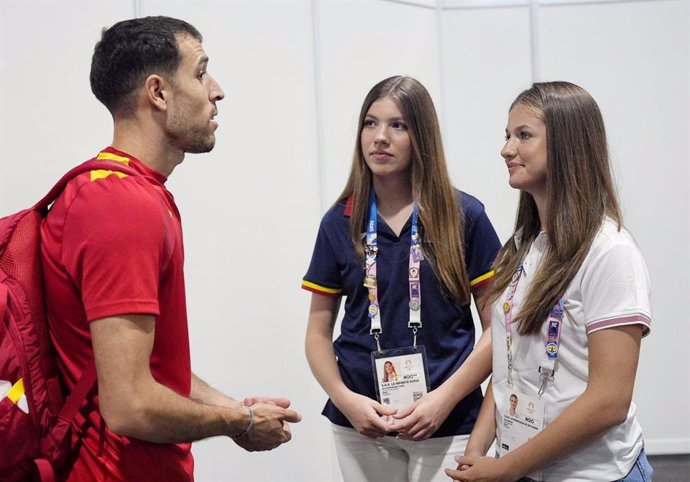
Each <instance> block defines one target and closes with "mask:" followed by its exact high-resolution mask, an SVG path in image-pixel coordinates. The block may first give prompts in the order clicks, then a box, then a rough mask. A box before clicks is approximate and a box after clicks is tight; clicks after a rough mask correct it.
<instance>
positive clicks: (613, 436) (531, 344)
mask: <svg viewBox="0 0 690 482" xmlns="http://www.w3.org/2000/svg"><path fill="white" fill-rule="evenodd" d="M547 246H548V237H547V236H546V233H541V234H540V235H539V236H538V237H537V239H535V241H534V242H533V243H532V246H531V247H530V250H529V252H528V253H527V256H526V258H525V260H524V262H523V272H522V276H521V277H520V281H519V283H518V286H517V289H516V292H515V295H514V297H513V313H514V314H516V313H519V311H520V309H521V307H522V304H523V300H524V296H525V294H526V293H527V290H528V288H529V286H530V284H531V282H532V280H533V279H534V275H535V273H536V270H537V268H538V266H539V263H540V262H541V260H542V257H543V256H544V254H545V252H546V249H547ZM649 298H650V285H649V275H648V273H647V267H646V265H645V262H644V260H643V258H642V254H641V252H640V250H639V248H638V247H637V245H636V244H635V241H634V240H633V239H632V237H631V236H630V234H629V233H628V232H627V231H626V230H625V229H621V230H620V231H618V227H617V225H616V223H615V222H614V221H612V220H611V219H608V218H607V219H606V220H605V221H604V222H603V223H602V227H601V229H600V231H599V233H598V234H597V235H596V237H595V239H594V241H593V243H592V246H591V248H590V250H589V253H588V254H587V257H586V258H585V260H584V262H583V263H582V266H581V267H580V269H579V270H578V272H577V274H576V275H575V277H574V278H573V281H572V282H571V283H570V285H569V286H568V288H567V290H566V292H565V305H564V307H565V309H564V311H565V315H564V317H563V323H562V324H561V336H560V350H559V352H558V361H557V363H556V372H555V375H554V379H553V380H552V381H549V383H548V385H547V388H546V390H545V392H544V393H543V395H542V397H541V400H543V401H544V402H545V404H546V414H545V419H544V426H545V427H546V426H547V425H548V424H549V423H550V422H552V421H553V420H554V419H555V418H556V417H557V416H558V415H559V414H560V413H561V412H563V410H564V409H565V408H566V407H568V406H569V405H570V404H571V403H573V401H574V400H575V399H576V398H577V397H578V396H580V395H581V394H582V393H583V392H584V391H585V388H586V387H587V378H588V360H587V358H588V338H587V337H588V335H589V334H590V333H594V332H595V331H598V330H604V329H606V328H611V327H615V326H624V325H633V324H640V325H643V326H644V335H647V334H648V333H649V327H650V322H651V311H650V302H649ZM504 300H505V294H504V295H502V296H501V297H500V298H499V299H498V300H497V302H496V303H495V304H494V306H493V312H492V339H493V392H494V397H495V399H496V427H497V429H496V430H497V443H498V444H500V440H501V427H502V420H503V415H504V413H505V412H506V411H507V410H508V408H509V407H508V403H507V400H508V397H509V396H510V393H513V392H514V391H515V390H518V391H520V392H523V393H526V394H528V395H530V396H534V397H536V396H537V392H538V390H539V386H540V384H541V380H540V377H539V373H538V372H537V370H538V367H539V365H540V364H541V363H542V362H543V360H544V356H545V355H544V353H545V347H544V343H545V340H546V330H547V323H544V324H543V326H542V330H541V334H540V335H538V336H526V337H523V336H519V335H517V331H516V328H517V327H516V326H515V325H513V331H512V333H513V349H512V351H513V387H512V388H511V387H508V383H507V376H508V363H507V349H506V332H505V318H504V314H503V310H502V306H501V305H502V303H503V301H504ZM635 411H636V409H635V404H634V403H631V404H630V410H629V411H628V416H627V418H626V420H625V422H623V423H622V424H620V425H618V426H616V427H614V428H612V429H610V430H609V431H608V432H606V433H605V434H604V435H603V436H602V437H601V438H599V439H597V440H595V441H594V442H592V443H591V444H590V445H588V446H586V447H584V448H583V449H581V450H579V451H577V452H575V453H573V454H570V455H569V456H566V457H564V458H561V459H558V460H554V463H553V464H552V465H549V466H548V467H546V468H545V469H544V470H542V471H539V472H535V473H532V474H530V475H529V477H530V478H533V479H535V480H544V481H563V482H566V481H588V482H589V481H597V480H601V481H613V480H618V479H621V478H623V477H625V475H627V474H628V472H629V471H630V470H631V469H632V466H633V464H634V462H635V460H636V459H637V456H638V455H639V453H640V451H641V450H642V429H641V428H640V425H639V423H638V422H637V419H636V418H635ZM582 423H587V420H583V421H582Z"/></svg>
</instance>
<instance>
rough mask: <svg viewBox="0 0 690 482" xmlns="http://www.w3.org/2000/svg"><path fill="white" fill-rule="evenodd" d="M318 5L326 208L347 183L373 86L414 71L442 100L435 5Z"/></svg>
mask: <svg viewBox="0 0 690 482" xmlns="http://www.w3.org/2000/svg"><path fill="white" fill-rule="evenodd" d="M318 3H319V8H318V11H319V28H320V49H321V56H320V58H319V59H318V62H319V64H320V68H321V72H322V73H321V78H322V89H323V105H322V112H323V119H322V122H323V123H324V124H323V125H324V137H323V152H324V159H323V164H322V169H323V181H324V182H323V189H324V199H325V200H326V203H327V206H328V205H330V204H332V203H333V202H334V201H335V198H336V197H337V196H338V194H340V192H341V191H342V189H343V187H344V186H345V181H346V180H347V176H348V173H349V171H350V165H351V161H352V153H353V149H354V146H355V140H356V128H357V118H358V115H359V110H360V108H361V107H362V102H363V101H364V97H365V96H366V94H367V92H368V91H369V89H371V87H373V86H374V85H375V84H376V83H377V82H379V81H381V80H383V79H385V78H387V77H390V76H392V75H410V76H412V77H415V78H417V79H418V80H419V81H421V82H422V83H423V84H424V85H425V86H426V88H427V89H428V90H429V92H430V93H431V95H432V97H434V101H435V102H436V103H437V104H438V102H439V99H438V49H437V43H436V16H435V12H434V10H432V9H429V8H423V7H419V6H414V5H407V4H399V3H394V2H382V1H376V0H346V1H333V0H331V1H329V0H323V1H321V2H318ZM327 206H324V209H325V208H326V207H327Z"/></svg>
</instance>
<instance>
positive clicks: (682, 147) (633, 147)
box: [539, 0, 690, 453]
mask: <svg viewBox="0 0 690 482" xmlns="http://www.w3.org/2000/svg"><path fill="white" fill-rule="evenodd" d="M539 14H540V18H539V25H540V29H541V45H540V50H541V52H542V78H543V79H548V80H555V79H566V80H571V81H573V82H575V83H578V84H580V85H582V86H583V87H585V88H586V89H588V90H589V92H590V93H591V94H592V95H593V97H594V98H595V99H596V100H597V102H598V103H599V106H600V108H601V110H602V112H603V115H604V119H605V121H606V126H607V130H608V136H609V145H610V151H611V155H612V161H613V165H614V170H615V173H616V177H617V181H618V187H619V191H620V195H621V199H622V204H623V210H624V216H625V219H626V222H627V225H628V227H629V228H630V229H631V231H632V233H633V235H634V236H635V238H636V239H637V241H638V243H639V244H640V247H641V248H642V250H643V252H644V255H645V260H646V262H647V265H648V267H649V271H650V276H651V281H652V289H653V297H652V310H653V313H652V314H653V316H652V323H653V324H652V334H651V336H650V337H649V338H646V339H645V340H643V343H642V353H641V359H640V366H639V370H638V378H637V385H636V391H635V401H636V403H637V405H638V407H639V417H640V421H641V423H642V428H643V430H644V432H645V438H646V440H647V448H648V451H649V452H652V453H654V452H688V451H690V421H688V419H687V417H673V416H665V414H672V413H675V414H681V413H685V412H686V411H687V408H686V407H688V406H689V405H690V371H689V370H688V364H687V363H685V362H680V361H679V360H680V358H679V354H680V353H685V352H686V347H687V346H688V345H690V328H689V327H688V326H689V325H688V323H687V318H688V317H687V313H686V310H685V309H683V308H681V305H682V304H684V302H681V303H679V300H685V301H687V299H688V293H690V254H689V253H688V246H690V198H689V196H688V180H689V179H690V168H689V164H688V159H690V149H689V145H688V131H689V128H690V122H689V118H688V114H689V110H688V102H689V95H690V82H689V79H688V66H689V64H690V37H689V35H690V33H689V32H690V29H689V28H688V27H689V26H690V25H689V15H690V2H687V1H673V0H671V1H666V0H663V1H657V2H636V3H609V4H607V3H603V2H602V3H598V4H596V3H595V4H587V5H569V6H549V7H542V8H541V9H540V11H539ZM662 373H663V376H660V375H661V374H662ZM662 414H664V415H662ZM660 415H661V416H660Z"/></svg>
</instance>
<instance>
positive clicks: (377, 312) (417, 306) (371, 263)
mask: <svg viewBox="0 0 690 482" xmlns="http://www.w3.org/2000/svg"><path fill="white" fill-rule="evenodd" d="M418 218H419V212H418V210H417V205H416V204H415V206H414V208H413V209H412V226H411V229H410V231H411V234H410V259H409V264H408V268H409V269H408V286H409V295H410V302H409V308H410V318H409V322H408V323H407V326H408V328H411V329H412V334H413V346H415V347H416V346H417V330H418V329H419V328H421V327H422V317H421V311H422V284H421V279H420V264H421V261H422V259H424V256H423V254H422V247H421V245H420V240H419V222H418ZM377 232H378V219H377V209H376V196H375V195H374V194H373V193H372V194H371V197H370V199H369V221H368V222H367V233H366V247H365V261H364V272H365V274H364V286H365V287H367V288H368V289H369V319H370V320H371V330H370V331H369V332H370V333H371V334H372V335H373V336H374V339H375V340H376V347H377V348H378V351H381V344H380V343H379V336H380V335H381V333H382V332H383V329H382V328H381V308H380V306H379V297H378V287H377V286H378V283H377V276H376V256H377V254H378V251H379V249H378V243H377V239H376V238H377Z"/></svg>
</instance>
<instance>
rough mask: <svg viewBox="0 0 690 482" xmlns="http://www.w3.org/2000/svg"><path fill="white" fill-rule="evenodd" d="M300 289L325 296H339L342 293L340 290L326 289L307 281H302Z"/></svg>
mask: <svg viewBox="0 0 690 482" xmlns="http://www.w3.org/2000/svg"><path fill="white" fill-rule="evenodd" d="M302 289H305V290H307V291H311V292H312V293H316V294H317V295H326V296H340V295H341V294H342V292H343V290H342V288H327V287H326V286H321V285H317V284H316V283H312V282H311V281H307V280H302Z"/></svg>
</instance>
